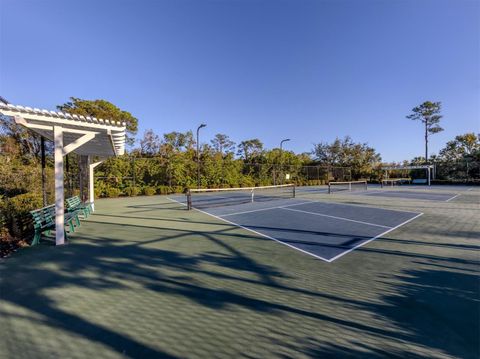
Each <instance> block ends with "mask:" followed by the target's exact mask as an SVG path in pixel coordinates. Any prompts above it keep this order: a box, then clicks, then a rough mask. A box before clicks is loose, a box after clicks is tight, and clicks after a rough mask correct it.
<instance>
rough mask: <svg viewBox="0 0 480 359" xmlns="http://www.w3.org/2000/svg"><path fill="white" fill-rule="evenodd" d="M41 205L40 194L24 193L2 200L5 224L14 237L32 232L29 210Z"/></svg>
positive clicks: (22, 236)
mask: <svg viewBox="0 0 480 359" xmlns="http://www.w3.org/2000/svg"><path fill="white" fill-rule="evenodd" d="M42 207H43V203H42V196H41V194H36V193H24V194H20V195H18V196H15V197H12V198H7V199H4V200H3V204H2V208H0V211H2V212H3V213H4V219H3V220H4V222H5V226H6V228H7V229H8V231H9V232H10V234H11V235H13V236H14V237H16V238H19V239H20V238H25V237H27V236H29V235H30V234H31V233H32V232H33V224H32V217H31V215H30V211H33V210H35V209H39V208H42Z"/></svg>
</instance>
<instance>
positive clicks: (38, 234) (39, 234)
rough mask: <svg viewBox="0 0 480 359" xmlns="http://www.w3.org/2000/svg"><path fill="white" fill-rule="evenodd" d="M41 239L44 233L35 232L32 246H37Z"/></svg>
mask: <svg viewBox="0 0 480 359" xmlns="http://www.w3.org/2000/svg"><path fill="white" fill-rule="evenodd" d="M41 237H42V232H39V231H35V235H34V236H33V241H32V246H35V245H37V244H38V243H40V238H41Z"/></svg>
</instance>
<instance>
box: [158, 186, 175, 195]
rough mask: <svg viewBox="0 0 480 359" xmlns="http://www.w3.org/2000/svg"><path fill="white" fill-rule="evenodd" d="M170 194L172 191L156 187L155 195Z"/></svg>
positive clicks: (165, 187)
mask: <svg viewBox="0 0 480 359" xmlns="http://www.w3.org/2000/svg"><path fill="white" fill-rule="evenodd" d="M169 193H172V190H171V189H170V187H168V186H158V187H157V194H169Z"/></svg>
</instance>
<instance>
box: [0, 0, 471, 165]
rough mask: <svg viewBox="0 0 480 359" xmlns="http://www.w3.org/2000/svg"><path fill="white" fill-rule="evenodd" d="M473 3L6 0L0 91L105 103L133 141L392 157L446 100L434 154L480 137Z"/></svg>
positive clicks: (415, 150) (50, 100)
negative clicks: (357, 145) (419, 118)
mask: <svg viewBox="0 0 480 359" xmlns="http://www.w3.org/2000/svg"><path fill="white" fill-rule="evenodd" d="M479 46H480V2H479V1H476V0H469V1H463V0H450V1H445V0H412V1H409V0H402V1H396V0H384V1H370V0H364V1H361V0H350V1H345V0H335V1H334V0H327V1H322V0H317V1H307V0H292V1H285V0H276V1H264V0H243V1H239V0H223V1H202V0H191V1H188V0H170V1H162V0H158V1H157V0H136V1H134V0H115V1H102V0H95V1H92V0H82V1H65V0H57V1H54V0H30V1H27V0H0V95H1V96H3V97H5V98H6V99H7V100H9V101H10V102H12V103H14V104H21V105H26V106H32V107H39V108H47V109H54V108H55V106H56V105H58V104H62V103H64V102H66V101H67V100H68V98H69V97H70V96H75V97H80V98H85V99H97V98H102V99H106V100H108V101H111V102H112V103H114V104H116V105H117V106H119V107H120V108H122V109H124V110H127V111H130V112H131V113H132V114H133V115H134V116H136V117H138V119H139V121H140V130H139V136H141V135H142V134H143V131H144V130H145V129H148V128H152V129H153V130H154V131H155V132H157V133H158V134H162V133H165V132H169V131H186V130H189V129H195V128H196V126H197V125H198V124H199V123H201V122H205V123H207V124H208V127H207V128H205V129H204V130H202V137H203V139H204V140H207V139H210V138H211V137H212V136H213V135H214V134H215V133H218V132H221V133H226V134H228V135H230V137H231V138H232V139H233V140H235V141H236V142H240V141H241V140H244V139H250V138H255V137H258V138H260V139H261V140H262V141H263V142H264V144H265V146H266V147H267V148H272V147H277V146H278V144H279V142H280V140H281V139H282V138H285V137H289V138H291V139H292V141H291V142H290V143H288V144H286V146H285V147H286V148H288V149H292V150H294V151H296V152H304V151H310V150H311V149H312V147H313V143H317V142H320V141H332V140H333V139H335V137H337V136H338V137H343V136H345V135H350V136H351V137H352V138H353V139H354V140H355V141H358V142H368V143H369V144H370V145H371V146H373V147H374V148H375V149H377V151H379V152H380V153H381V154H382V158H383V159H384V160H386V161H393V160H397V161H399V160H403V159H410V158H412V157H414V156H417V155H422V153H423V137H422V128H421V124H420V123H416V122H413V121H410V120H407V119H406V118H405V116H406V115H408V114H409V113H410V110H411V109H412V108H413V107H414V106H415V105H417V104H420V103H421V102H423V101H425V100H431V101H441V102H442V103H443V115H444V119H443V121H442V126H443V127H444V128H445V131H444V132H442V133H440V134H437V135H435V136H433V137H432V138H431V147H430V149H431V150H430V152H432V153H434V152H437V151H438V150H439V149H440V148H442V147H443V145H444V144H445V143H446V141H448V140H450V139H452V138H453V137H454V136H455V135H457V134H462V133H465V132H471V131H475V132H478V131H479V121H480V120H479V119H480V104H479V103H480V73H479V72H480V70H479V66H480V65H479V64H480V49H479Z"/></svg>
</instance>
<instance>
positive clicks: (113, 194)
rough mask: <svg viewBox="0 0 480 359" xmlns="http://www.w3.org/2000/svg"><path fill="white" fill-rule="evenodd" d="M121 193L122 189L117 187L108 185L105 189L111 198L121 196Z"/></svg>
mask: <svg viewBox="0 0 480 359" xmlns="http://www.w3.org/2000/svg"><path fill="white" fill-rule="evenodd" d="M120 193H121V191H120V189H118V188H116V187H107V188H106V189H105V195H106V196H107V197H110V198H113V197H118V196H120Z"/></svg>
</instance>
